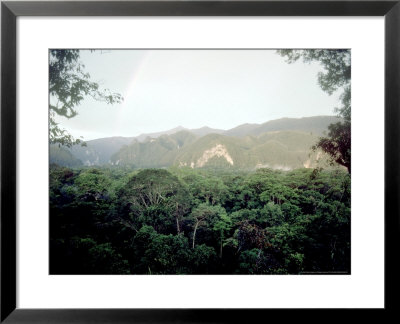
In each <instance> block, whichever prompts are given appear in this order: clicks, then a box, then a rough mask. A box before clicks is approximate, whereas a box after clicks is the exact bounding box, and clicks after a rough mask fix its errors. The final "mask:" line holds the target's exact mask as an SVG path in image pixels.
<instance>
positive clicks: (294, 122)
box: [50, 116, 339, 170]
mask: <svg viewBox="0 0 400 324" xmlns="http://www.w3.org/2000/svg"><path fill="white" fill-rule="evenodd" d="M337 121H339V119H338V118H337V117H333V116H316V117H305V118H281V119H277V120H272V121H268V122H266V123H263V124H242V125H239V126H237V127H234V128H232V129H229V130H221V129H213V128H209V127H207V126H204V127H202V128H197V129H187V128H184V127H182V126H178V127H176V128H173V129H170V130H167V131H163V132H156V133H149V134H141V135H139V136H136V137H109V138H101V139H96V140H91V141H87V146H86V147H82V146H74V147H73V148H71V149H67V148H62V149H63V153H62V154H61V153H60V150H58V151H57V150H55V149H51V150H50V162H54V163H57V164H60V165H66V166H78V165H79V161H80V162H81V163H82V164H83V165H87V166H91V165H106V164H109V165H114V166H131V167H137V168H162V167H169V166H172V165H175V166H179V167H190V168H204V167H208V168H241V169H255V168H260V167H269V168H273V169H282V170H290V169H295V168H303V167H315V166H317V165H318V164H319V163H323V162H325V161H326V160H327V158H326V156H324V154H322V152H314V153H313V152H311V147H312V146H313V145H314V144H315V143H316V142H317V140H318V138H319V136H321V135H322V134H323V133H324V132H325V131H327V129H328V125H329V124H332V123H335V122H337ZM64 151H66V152H68V153H70V154H71V156H70V155H68V154H66V153H65V152H64ZM62 157H65V159H64V160H63V158H62Z"/></svg>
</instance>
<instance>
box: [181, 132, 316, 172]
mask: <svg viewBox="0 0 400 324" xmlns="http://www.w3.org/2000/svg"><path fill="white" fill-rule="evenodd" d="M317 139H318V137H317V136H315V135H311V134H309V133H304V132H296V131H281V132H274V133H272V134H270V133H266V134H263V136H260V137H252V136H247V137H245V138H241V139H239V138H237V137H232V136H225V135H220V134H209V135H207V136H204V137H201V138H199V139H198V140H196V141H195V142H193V143H192V144H191V145H189V146H186V147H185V148H184V149H183V150H181V152H180V153H179V154H178V156H177V158H176V160H175V165H177V166H181V167H184V166H187V167H191V168H202V167H229V168H240V169H254V168H259V167H270V168H274V169H283V170H290V169H294V168H302V167H311V166H315V165H316V164H317V160H321V158H322V155H321V153H320V154H319V155H317V154H315V153H314V154H312V152H311V150H310V148H311V146H312V145H314V144H315V143H316V141H317ZM310 154H311V155H310Z"/></svg>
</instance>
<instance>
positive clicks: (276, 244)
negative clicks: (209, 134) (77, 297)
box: [50, 165, 350, 274]
mask: <svg viewBox="0 0 400 324" xmlns="http://www.w3.org/2000/svg"><path fill="white" fill-rule="evenodd" d="M349 271H350V176H349V175H348V174H347V173H346V172H344V171H342V170H329V171H327V170H321V169H297V170H295V171H290V172H283V171H274V170H271V169H259V170H257V171H254V172H244V171H238V170H236V171H234V170H229V169H225V170H219V171H218V170H212V169H191V168H175V167H174V168H170V169H168V170H166V169H144V170H134V169H129V168H126V169H123V168H79V169H70V168H64V167H59V166H56V165H52V166H51V168H50V273H51V274H299V273H306V272H346V273H348V272H349Z"/></svg>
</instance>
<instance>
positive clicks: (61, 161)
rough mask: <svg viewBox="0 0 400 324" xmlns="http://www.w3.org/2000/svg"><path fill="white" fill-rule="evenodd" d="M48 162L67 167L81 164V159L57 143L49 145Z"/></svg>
mask: <svg viewBox="0 0 400 324" xmlns="http://www.w3.org/2000/svg"><path fill="white" fill-rule="evenodd" d="M49 162H50V164H52V163H55V164H58V165H62V166H67V167H78V166H82V165H83V163H82V161H81V160H79V159H77V158H76V157H75V156H74V155H72V153H71V152H70V151H68V150H67V149H65V148H63V147H58V145H50V158H49Z"/></svg>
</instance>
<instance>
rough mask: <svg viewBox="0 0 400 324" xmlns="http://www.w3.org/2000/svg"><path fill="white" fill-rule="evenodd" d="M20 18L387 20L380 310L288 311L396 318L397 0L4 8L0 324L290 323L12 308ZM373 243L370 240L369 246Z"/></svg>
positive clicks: (399, 228)
mask: <svg viewBox="0 0 400 324" xmlns="http://www.w3.org/2000/svg"><path fill="white" fill-rule="evenodd" d="M18 16H384V18H385V112H384V114H385V178H384V181H385V206H384V208H385V307H384V309H375V310H369V309H367V310H365V309H362V310H361V309H341V310H337V309H336V310H334V309H326V310H316V309H307V310H301V309H292V310H291V315H293V313H294V314H295V315H294V316H296V317H297V320H298V319H299V318H300V317H304V318H306V319H307V320H308V321H315V320H318V321H319V320H323V318H326V317H329V319H337V320H342V318H343V316H346V317H347V316H349V315H357V316H362V317H368V318H369V319H371V320H374V319H375V320H379V321H381V322H382V321H383V322H384V318H386V317H387V316H390V315H394V314H391V313H395V312H396V306H398V302H397V301H398V299H397V297H396V295H397V294H398V291H399V275H398V273H397V272H398V271H397V269H398V268H397V267H396V260H397V258H398V255H399V251H398V249H399V247H400V245H399V232H400V219H399V210H400V199H399V198H400V194H399V179H400V174H399V156H400V141H399V139H400V137H399V135H400V134H399V127H400V109H399V108H400V106H399V103H400V64H399V62H400V0H391V1H385V0H384V1H321V0H314V1H294V0H291V1H285V0H281V1H277V0H275V1H274V0H265V1H264V0H259V1H168V0H167V1H122V2H120V1H115V2H113V1H86V2H85V1H82V2H76V1H72V2H64V1H46V2H45V1H38V2H36V1H26V2H25V1H18V2H14V1H4V2H2V3H1V241H0V244H1V295H0V297H1V317H0V321H1V322H5V323H97V322H101V323H149V322H150V323H151V322H155V323H197V322H212V323H221V322H226V323H233V322H258V321H261V322H266V321H270V320H273V319H272V317H271V315H273V316H274V317H275V316H279V317H280V318H281V319H284V318H285V317H287V316H288V314H287V311H288V310H287V309H230V310H228V309H96V310H94V309H17V308H16V299H17V294H16V270H17V269H16V235H17V234H16V189H17V188H16V163H17V159H16V127H17V125H16V54H17V52H16V37H17V34H16V32H17V31H16V19H17V17H18ZM373 236H374V235H373V233H371V240H373ZM371 257H372V258H373V256H371ZM266 293H268V292H266ZM242 297H243V298H246V297H245V296H242ZM238 298H240V296H238ZM338 311H340V312H338ZM311 312H313V313H312V314H311ZM343 313H345V314H343ZM316 314H318V315H316ZM321 316H322V317H321ZM347 319H349V318H347ZM358 320H360V318H358Z"/></svg>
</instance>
